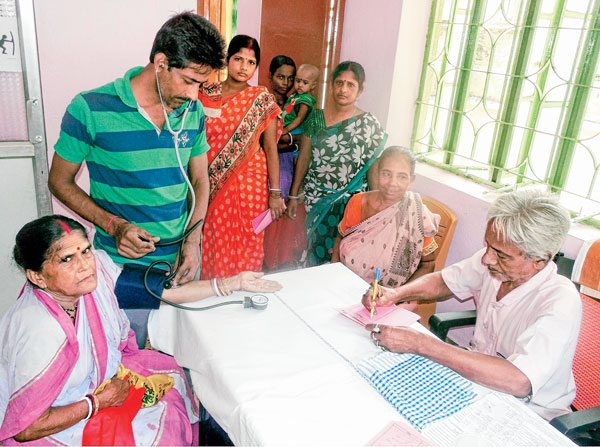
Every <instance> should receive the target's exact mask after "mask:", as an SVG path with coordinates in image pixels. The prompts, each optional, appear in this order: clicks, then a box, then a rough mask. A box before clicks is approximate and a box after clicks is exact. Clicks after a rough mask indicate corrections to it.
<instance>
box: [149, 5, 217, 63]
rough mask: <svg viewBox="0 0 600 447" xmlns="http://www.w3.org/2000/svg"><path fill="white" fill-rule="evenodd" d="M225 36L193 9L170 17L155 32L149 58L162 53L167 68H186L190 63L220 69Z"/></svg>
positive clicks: (152, 60) (152, 59)
mask: <svg viewBox="0 0 600 447" xmlns="http://www.w3.org/2000/svg"><path fill="white" fill-rule="evenodd" d="M224 51H225V40H223V36H221V34H220V33H219V31H218V30H217V28H216V27H215V26H214V25H213V24H212V23H210V22H209V21H208V20H206V19H205V18H203V17H201V16H199V15H198V14H194V13H193V12H189V11H188V12H183V13H181V14H177V15H176V16H173V17H171V18H170V19H169V20H167V21H166V22H165V23H164V25H163V26H162V27H161V28H160V30H158V33H156V37H155V38H154V43H153V45H152V51H151V52H150V62H151V63H153V62H154V56H155V55H156V54H157V53H164V54H165V56H167V59H168V61H169V68H186V67H188V66H189V65H190V64H198V65H208V66H209V67H211V68H213V69H221V68H223V67H224V66H225V62H224Z"/></svg>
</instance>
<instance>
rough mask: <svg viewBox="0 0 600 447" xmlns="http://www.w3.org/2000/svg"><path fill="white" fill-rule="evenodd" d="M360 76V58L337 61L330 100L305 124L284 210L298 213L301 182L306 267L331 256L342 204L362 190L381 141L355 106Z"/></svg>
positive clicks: (366, 114) (381, 134) (374, 122)
mask: <svg viewBox="0 0 600 447" xmlns="http://www.w3.org/2000/svg"><path fill="white" fill-rule="evenodd" d="M364 81H365V72H364V69H363V67H362V66H361V65H360V64H359V63H357V62H351V61H346V62H342V63H340V64H339V65H338V66H337V67H336V69H335V70H334V72H333V75H332V78H331V99H332V101H329V102H328V104H327V105H326V106H325V109H323V110H315V111H313V113H311V114H310V116H309V117H308V119H307V120H306V121H305V122H304V124H303V133H304V135H302V136H301V138H300V153H299V155H298V162H297V164H296V171H295V173H294V180H293V182H292V187H291V190H290V201H289V205H288V211H287V213H288V215H289V216H290V217H291V218H292V219H294V218H295V217H296V212H297V208H298V199H299V196H298V193H299V191H300V187H301V186H302V184H304V194H305V198H304V205H305V208H306V212H307V213H308V215H307V218H306V231H307V250H306V252H305V257H304V259H303V263H304V264H305V265H306V266H312V265H319V264H322V263H325V262H328V261H330V259H331V255H332V252H333V245H334V242H335V239H336V236H337V225H338V223H339V221H340V219H341V218H342V215H343V212H344V208H345V206H346V203H347V202H348V200H349V198H350V196H351V195H352V194H353V193H355V192H357V191H364V190H365V189H366V186H367V182H366V174H367V171H368V170H369V168H370V167H371V165H372V164H373V162H374V161H375V159H376V158H377V157H378V155H379V153H380V152H381V151H382V150H383V146H384V144H385V138H386V136H385V132H384V130H383V129H382V127H381V125H380V124H379V122H378V121H377V118H375V117H374V116H373V115H371V114H370V113H369V112H365V111H363V110H360V109H359V108H358V107H356V100H357V99H358V97H359V96H360V94H361V93H362V91H363V86H364Z"/></svg>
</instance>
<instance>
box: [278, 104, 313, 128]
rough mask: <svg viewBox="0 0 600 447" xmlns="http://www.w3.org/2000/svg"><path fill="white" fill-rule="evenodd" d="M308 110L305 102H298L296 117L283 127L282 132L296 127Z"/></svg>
mask: <svg viewBox="0 0 600 447" xmlns="http://www.w3.org/2000/svg"><path fill="white" fill-rule="evenodd" d="M309 112H310V108H309V107H308V106H307V105H306V104H300V105H299V106H298V111H297V113H296V118H295V119H294V121H292V122H291V123H290V124H288V125H287V126H285V127H284V128H283V134H286V133H290V132H291V131H292V130H294V129H295V128H296V127H298V126H299V125H300V124H302V123H303V122H304V120H305V119H306V117H307V116H308V113H309Z"/></svg>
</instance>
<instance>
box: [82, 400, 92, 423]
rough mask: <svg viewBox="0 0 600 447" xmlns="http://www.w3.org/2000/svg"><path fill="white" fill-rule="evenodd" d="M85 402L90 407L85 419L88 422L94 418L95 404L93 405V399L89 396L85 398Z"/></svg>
mask: <svg viewBox="0 0 600 447" xmlns="http://www.w3.org/2000/svg"><path fill="white" fill-rule="evenodd" d="M83 400H85V401H86V402H87V406H88V414H87V416H86V417H85V418H83V420H84V421H87V420H88V419H89V418H91V417H92V413H93V411H94V404H93V403H92V399H91V398H90V397H89V394H88V395H87V396H85V397H84V398H83Z"/></svg>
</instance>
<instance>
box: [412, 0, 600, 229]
mask: <svg viewBox="0 0 600 447" xmlns="http://www.w3.org/2000/svg"><path fill="white" fill-rule="evenodd" d="M599 55H600V0H445V1H444V0H434V1H433V4H432V9H431V15H430V19H429V31H428V36H427V43H426V47H425V54H424V60H423V69H422V75H421V85H420V90H419V96H418V100H417V108H416V115H415V120H414V127H413V135H412V147H413V150H414V151H415V153H416V154H417V156H418V157H419V158H421V159H423V160H425V161H428V162H430V163H432V164H436V165H439V166H441V167H444V168H447V169H450V170H452V171H454V172H456V173H459V174H462V175H465V176H467V177H470V178H473V179H475V180H477V181H481V182H484V183H487V184H489V185H492V186H494V187H496V188H498V189H501V190H508V189H513V188H517V187H542V188H548V189H550V190H552V191H556V192H558V193H560V194H561V201H562V202H563V203H565V205H567V206H568V207H569V208H570V209H571V210H572V211H574V212H575V214H576V215H577V216H578V217H577V218H576V219H575V220H583V219H586V218H590V217H594V216H600V175H599V171H600V67H599V63H598V62H599V61H598V59H599Z"/></svg>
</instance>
